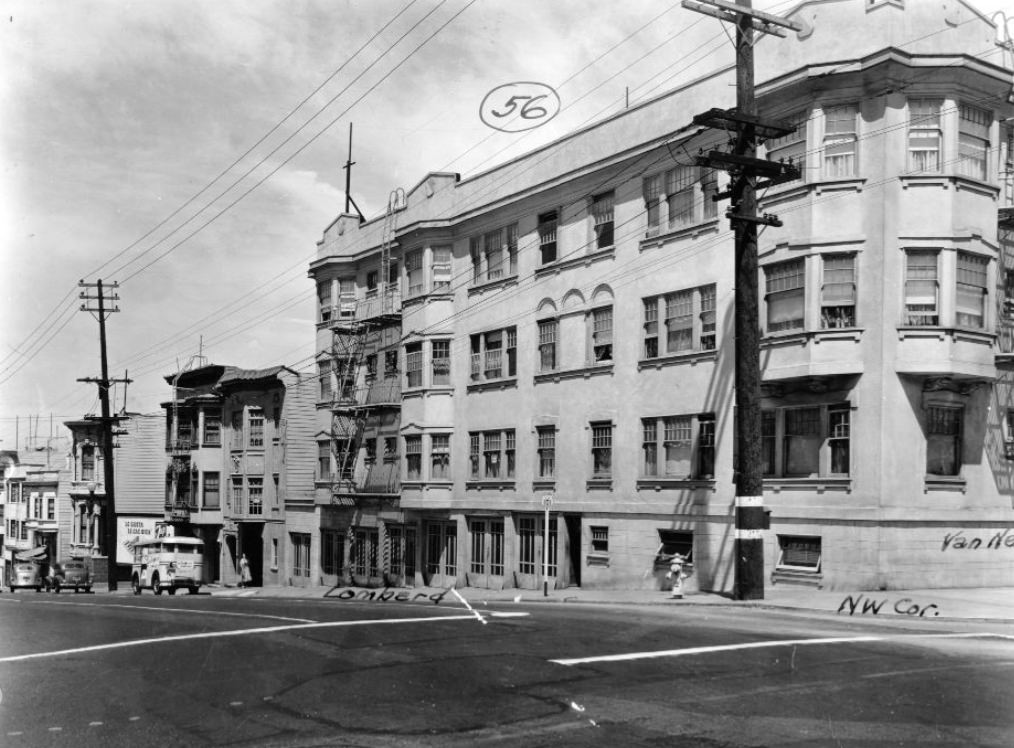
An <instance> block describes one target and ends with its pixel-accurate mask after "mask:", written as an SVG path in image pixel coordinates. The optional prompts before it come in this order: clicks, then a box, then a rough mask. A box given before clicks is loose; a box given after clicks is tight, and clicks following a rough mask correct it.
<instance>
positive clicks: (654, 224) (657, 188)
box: [644, 174, 663, 236]
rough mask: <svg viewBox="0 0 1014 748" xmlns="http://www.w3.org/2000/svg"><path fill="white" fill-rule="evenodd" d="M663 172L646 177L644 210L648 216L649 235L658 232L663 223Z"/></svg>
mask: <svg viewBox="0 0 1014 748" xmlns="http://www.w3.org/2000/svg"><path fill="white" fill-rule="evenodd" d="M662 176H663V175H662V174H653V175H652V176H650V177H645V179H644V212H645V214H646V215H647V217H648V235H649V236H653V235H655V234H657V233H658V230H659V226H661V224H662Z"/></svg>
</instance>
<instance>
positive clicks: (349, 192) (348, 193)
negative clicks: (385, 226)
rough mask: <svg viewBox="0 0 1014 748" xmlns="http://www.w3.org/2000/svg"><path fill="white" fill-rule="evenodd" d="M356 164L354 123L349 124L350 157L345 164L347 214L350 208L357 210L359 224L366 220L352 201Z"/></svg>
mask: <svg viewBox="0 0 1014 748" xmlns="http://www.w3.org/2000/svg"><path fill="white" fill-rule="evenodd" d="M355 163H356V162H355V161H353V160H352V123H351V122H349V157H348V160H347V161H346V162H345V166H343V167H342V168H343V169H345V212H346V213H348V212H349V206H350V205H351V207H353V208H355V209H356V213H358V214H359V223H362V222H363V221H365V220H366V217H365V216H364V215H363V211H361V210H359V206H358V205H356V201H355V200H353V199H352V166H353V164H355Z"/></svg>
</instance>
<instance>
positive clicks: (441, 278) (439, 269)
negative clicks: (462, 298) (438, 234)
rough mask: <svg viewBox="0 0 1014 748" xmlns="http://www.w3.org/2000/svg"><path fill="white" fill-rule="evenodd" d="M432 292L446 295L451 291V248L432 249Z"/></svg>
mask: <svg viewBox="0 0 1014 748" xmlns="http://www.w3.org/2000/svg"><path fill="white" fill-rule="evenodd" d="M430 251H431V252H432V253H433V260H432V262H433V266H432V273H433V292H434V293H447V292H449V291H450V290H451V248H450V247H433V248H432V249H431V250H430Z"/></svg>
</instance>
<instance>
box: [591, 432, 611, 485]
mask: <svg viewBox="0 0 1014 748" xmlns="http://www.w3.org/2000/svg"><path fill="white" fill-rule="evenodd" d="M591 451H592V477H593V478H611V477H612V474H613V424H611V423H609V422H605V421H600V422H593V423H592V424H591Z"/></svg>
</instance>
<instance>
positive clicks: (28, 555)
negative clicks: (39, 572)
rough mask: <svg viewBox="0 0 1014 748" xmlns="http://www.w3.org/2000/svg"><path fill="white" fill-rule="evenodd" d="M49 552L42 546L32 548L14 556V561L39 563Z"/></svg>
mask: <svg viewBox="0 0 1014 748" xmlns="http://www.w3.org/2000/svg"><path fill="white" fill-rule="evenodd" d="M48 553H49V551H48V549H47V548H46V546H44V545H40V546H39V547H38V548H32V549H31V550H27V551H20V552H18V553H17V554H15V556H14V560H15V561H41V560H42V559H44V558H45V557H46V556H47V555H48Z"/></svg>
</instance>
